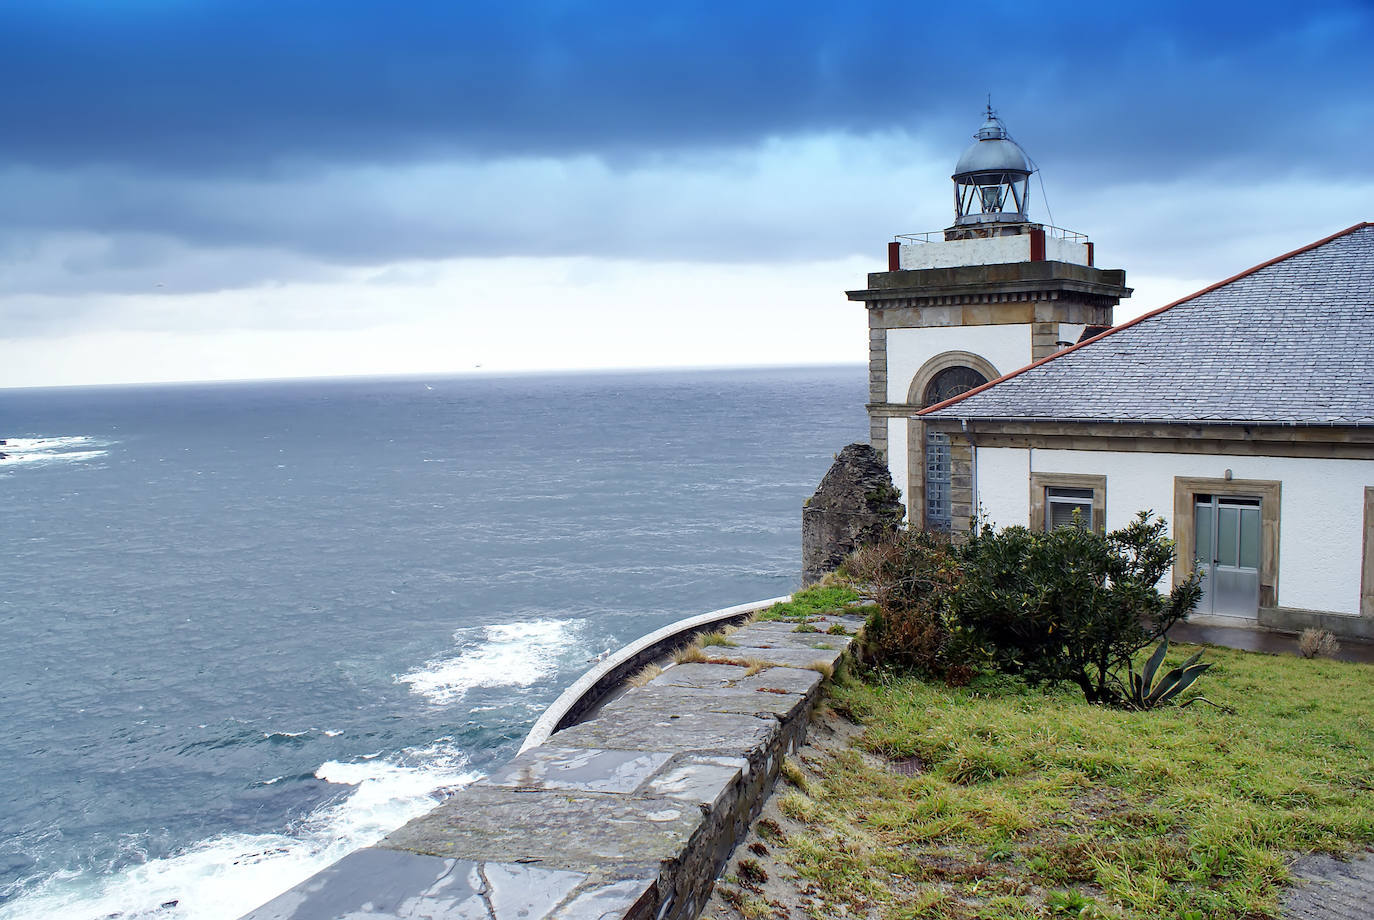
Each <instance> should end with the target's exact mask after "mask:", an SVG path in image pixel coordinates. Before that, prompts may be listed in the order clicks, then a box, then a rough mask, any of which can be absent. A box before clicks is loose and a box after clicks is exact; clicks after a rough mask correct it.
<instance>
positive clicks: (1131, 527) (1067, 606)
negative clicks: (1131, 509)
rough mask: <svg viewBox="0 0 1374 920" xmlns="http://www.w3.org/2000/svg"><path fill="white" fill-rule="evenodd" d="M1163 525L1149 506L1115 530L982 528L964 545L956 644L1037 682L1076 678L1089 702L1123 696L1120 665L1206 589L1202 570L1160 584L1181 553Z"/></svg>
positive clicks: (954, 618) (953, 607) (953, 610)
mask: <svg viewBox="0 0 1374 920" xmlns="http://www.w3.org/2000/svg"><path fill="white" fill-rule="evenodd" d="M1164 530H1165V525H1164V522H1163V521H1162V520H1159V519H1158V518H1155V517H1153V515H1152V514H1151V513H1150V512H1148V511H1142V512H1140V514H1138V515H1137V516H1136V519H1135V520H1134V521H1132V522H1131V523H1130V524H1128V525H1127V526H1125V527H1123V528H1121V529H1120V530H1116V531H1113V532H1111V533H1108V534H1101V533H1097V532H1096V531H1093V530H1089V529H1087V528H1084V527H1059V528H1056V529H1054V530H1051V531H1048V532H1036V531H1030V530H1027V529H1026V528H1024V527H1008V528H1006V529H1005V530H1002V531H993V530H992V529H991V528H990V527H984V528H982V529H981V530H979V531H978V532H976V533H974V534H972V535H971V536H970V537H969V539H968V540H967V541H966V542H965V543H964V544H963V545H962V546H961V547H960V548H959V563H960V565H959V576H960V577H959V580H958V583H957V585H956V586H955V587H954V590H953V591H952V592H951V595H950V598H949V612H950V620H951V622H952V623H953V624H954V627H953V635H952V641H951V648H952V649H955V650H963V651H964V652H965V653H966V654H982V655H985V656H986V657H987V659H988V660H989V661H990V662H991V663H992V664H994V665H995V666H996V667H997V668H998V669H999V670H1002V671H1006V672H1008V673H1013V674H1020V675H1022V676H1023V677H1025V679H1026V680H1027V681H1028V682H1030V683H1032V684H1037V683H1059V682H1071V683H1074V684H1077V685H1078V687H1079V688H1080V689H1081V690H1082V691H1083V695H1084V697H1085V698H1086V699H1087V700H1088V701H1089V702H1093V703H1116V702H1119V701H1120V700H1121V693H1120V688H1121V687H1122V686H1124V684H1123V682H1122V681H1120V680H1119V679H1118V678H1117V677H1116V676H1115V674H1114V672H1116V671H1118V670H1119V669H1123V668H1128V667H1129V665H1130V662H1131V659H1132V656H1134V655H1135V654H1136V652H1138V651H1140V650H1141V649H1142V648H1144V647H1145V646H1147V645H1149V644H1150V643H1152V642H1155V641H1156V640H1158V639H1159V638H1160V637H1161V636H1163V635H1164V633H1165V632H1166V631H1167V630H1168V628H1169V627H1170V626H1172V625H1173V624H1174V623H1176V622H1177V621H1178V620H1180V619H1183V618H1184V617H1186V616H1187V615H1188V613H1189V611H1191V610H1192V609H1193V607H1194V606H1195V605H1196V604H1197V601H1198V599H1199V597H1200V596H1201V587H1200V585H1199V577H1198V575H1197V574H1196V573H1194V574H1193V575H1192V576H1191V577H1189V578H1188V579H1185V580H1183V581H1181V582H1179V584H1177V585H1176V586H1175V587H1174V589H1173V591H1172V592H1171V593H1170V594H1169V596H1168V597H1167V598H1166V597H1164V596H1162V595H1161V594H1160V593H1159V590H1158V587H1157V585H1158V583H1159V581H1160V579H1161V578H1163V576H1164V573H1165V572H1166V571H1168V569H1169V566H1170V565H1171V564H1172V563H1173V553H1174V544H1173V541H1172V540H1169V539H1168V538H1167V537H1165V536H1164Z"/></svg>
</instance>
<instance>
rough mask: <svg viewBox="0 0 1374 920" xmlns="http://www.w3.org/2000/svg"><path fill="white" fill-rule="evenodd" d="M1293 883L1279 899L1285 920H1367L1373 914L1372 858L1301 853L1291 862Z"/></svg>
mask: <svg viewBox="0 0 1374 920" xmlns="http://www.w3.org/2000/svg"><path fill="white" fill-rule="evenodd" d="M1292 873H1293V880H1294V882H1295V883H1296V884H1295V886H1294V887H1293V888H1291V889H1289V891H1288V893H1287V894H1286V896H1285V897H1284V901H1283V917H1284V918H1286V920H1369V918H1370V917H1374V858H1371V856H1370V854H1368V853H1365V854H1363V855H1361V856H1358V857H1356V858H1355V859H1352V860H1349V861H1348V862H1347V861H1346V860H1342V859H1337V858H1336V857H1334V856H1327V855H1325V854H1320V853H1318V854H1313V855H1311V856H1304V857H1303V858H1302V859H1300V860H1298V861H1297V862H1296V863H1294V864H1293V867H1292Z"/></svg>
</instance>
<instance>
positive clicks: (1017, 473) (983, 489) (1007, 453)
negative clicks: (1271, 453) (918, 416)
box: [974, 447, 1111, 527]
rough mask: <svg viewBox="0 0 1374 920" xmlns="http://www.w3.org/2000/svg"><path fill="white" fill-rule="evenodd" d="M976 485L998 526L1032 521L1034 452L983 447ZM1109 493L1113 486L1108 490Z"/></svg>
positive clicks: (984, 510)
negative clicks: (1031, 498)
mask: <svg viewBox="0 0 1374 920" xmlns="http://www.w3.org/2000/svg"><path fill="white" fill-rule="evenodd" d="M975 459H976V460H977V463H976V469H975V471H974V472H975V475H976V476H977V480H976V482H975V488H977V490H978V501H979V502H980V503H982V508H981V509H980V510H981V513H982V515H983V519H984V520H986V521H987V522H988V523H989V524H991V525H992V526H994V527H1011V526H1013V525H1020V526H1021V527H1025V526H1026V525H1027V524H1029V523H1030V451H1028V450H1025V449H1024V448H1019V447H980V448H978V450H977V453H976V457H975ZM1107 491H1108V492H1109V493H1110V491H1111V489H1110V488H1109V489H1108V490H1107Z"/></svg>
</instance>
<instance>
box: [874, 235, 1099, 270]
mask: <svg viewBox="0 0 1374 920" xmlns="http://www.w3.org/2000/svg"><path fill="white" fill-rule="evenodd" d="M1030 247H1031V238H1030V237H1029V236H1028V235H1026V234H1021V235H1020V236H994V237H989V238H988V239H981V240H980V239H973V240H949V241H943V240H941V241H936V242H934V243H903V244H902V246H901V250H900V256H899V261H898V264H899V265H900V266H901V267H902V268H903V269H907V270H912V269H923V268H955V267H957V266H960V265H1002V264H1005V263H1007V262H1029V261H1030V260H1031V249H1030ZM1045 259H1046V260H1048V261H1050V262H1072V263H1074V264H1075V265H1087V264H1088V245H1087V244H1086V243H1075V242H1070V241H1069V240H1064V239H1059V238H1058V237H1053V236H1048V235H1047V236H1046V237H1045Z"/></svg>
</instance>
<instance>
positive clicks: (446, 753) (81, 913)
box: [0, 739, 478, 920]
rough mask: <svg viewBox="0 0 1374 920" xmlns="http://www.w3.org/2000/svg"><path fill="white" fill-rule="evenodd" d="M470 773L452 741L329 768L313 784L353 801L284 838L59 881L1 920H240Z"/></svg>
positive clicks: (0, 911)
mask: <svg viewBox="0 0 1374 920" xmlns="http://www.w3.org/2000/svg"><path fill="white" fill-rule="evenodd" d="M467 763H468V761H467V758H466V757H465V756H464V755H463V754H462V752H460V751H459V750H458V749H457V748H456V747H454V746H453V745H452V742H451V741H449V740H448V739H444V740H441V741H439V742H436V743H434V744H432V745H428V746H426V747H423V748H416V749H411V750H407V751H402V752H401V753H399V754H396V755H392V756H390V757H382V758H374V759H367V760H363V761H362V762H353V763H341V762H338V761H329V762H328V763H325V764H323V765H321V766H320V767H319V769H317V770H316V771H315V778H317V779H321V780H324V781H326V782H330V783H338V784H342V785H345V786H352V787H353V791H352V792H350V793H348V794H347V796H346V797H345V798H343V799H342V800H339V801H335V802H332V803H330V804H328V805H325V806H323V807H321V808H319V809H316V810H315V811H314V812H312V813H311V814H310V815H309V816H307V817H306V818H304V819H302V820H301V821H300V823H299V824H298V825H297V826H295V827H292V828H289V829H287V830H286V831H285V832H283V833H279V834H224V835H220V836H216V837H212V838H210V839H208V840H203V841H201V842H200V843H198V844H195V845H194V846H192V847H190V848H189V849H187V850H185V851H183V852H181V853H178V854H176V855H174V856H168V857H164V858H159V859H150V860H147V861H146V862H143V863H141V864H138V865H134V866H130V867H128V868H126V869H124V870H122V871H119V872H116V873H114V874H111V875H95V874H93V873H89V872H79V871H75V870H72V871H64V872H58V873H55V874H53V875H51V876H49V877H48V878H46V879H44V880H42V881H40V882H37V883H36V884H33V885H32V886H30V891H29V892H28V893H27V894H24V895H21V896H20V897H18V898H16V899H15V900H13V901H10V902H8V903H5V904H3V905H0V920H59V918H60V920H154V918H158V920H234V918H236V917H240V916H242V915H243V914H245V913H247V912H248V911H250V910H252V909H253V908H255V907H257V906H258V905H260V904H262V903H264V902H266V901H268V900H271V899H272V898H274V897H276V896H277V895H278V894H281V893H282V892H283V891H286V890H287V889H288V888H291V887H292V886H294V885H296V884H298V883H300V882H302V881H304V880H305V879H307V878H309V877H310V876H311V875H313V874H315V873H316V872H318V871H319V870H320V869H323V868H324V867H325V866H327V865H329V864H330V863H332V862H335V861H336V860H339V859H341V858H343V857H344V856H346V855H347V854H349V853H351V852H353V851H354V850H356V849H359V848H361V847H365V846H369V845H371V844H373V843H376V842H377V841H378V840H380V839H381V838H382V837H384V836H385V835H386V834H387V833H389V832H390V831H392V830H394V829H395V828H397V827H400V826H401V825H402V824H405V823H406V822H407V821H409V820H410V819H412V818H415V817H418V816H419V815H422V814H424V813H425V812H427V811H429V810H430V809H431V808H433V807H434V806H435V804H437V802H438V801H439V799H440V798H441V797H442V795H443V794H445V793H446V792H451V791H452V790H454V789H457V788H459V787H461V786H465V785H467V784H468V783H470V782H472V781H473V780H475V779H477V778H478V774H476V773H473V772H470V771H469V770H468V769H467ZM281 781H283V779H282V778H280V777H279V778H277V779H276V780H270V781H269V782H272V783H276V782H281Z"/></svg>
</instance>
